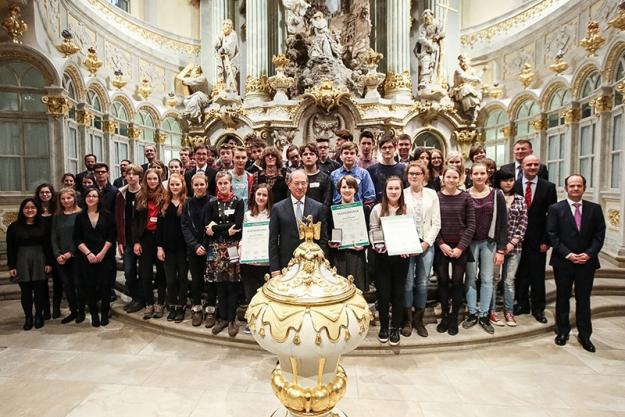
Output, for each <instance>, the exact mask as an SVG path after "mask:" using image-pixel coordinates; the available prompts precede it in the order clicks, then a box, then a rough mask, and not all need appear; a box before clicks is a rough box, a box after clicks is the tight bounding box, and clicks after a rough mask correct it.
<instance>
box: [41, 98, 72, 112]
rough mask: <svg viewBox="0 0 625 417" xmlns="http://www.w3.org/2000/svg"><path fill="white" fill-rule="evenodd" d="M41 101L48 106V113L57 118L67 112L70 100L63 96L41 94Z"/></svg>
mask: <svg viewBox="0 0 625 417" xmlns="http://www.w3.org/2000/svg"><path fill="white" fill-rule="evenodd" d="M41 101H42V103H44V104H46V105H47V106H48V114H50V115H52V116H54V117H56V118H59V117H67V115H68V114H69V107H70V104H71V103H70V101H69V100H68V99H67V97H65V96H62V95H61V96H43V97H41Z"/></svg>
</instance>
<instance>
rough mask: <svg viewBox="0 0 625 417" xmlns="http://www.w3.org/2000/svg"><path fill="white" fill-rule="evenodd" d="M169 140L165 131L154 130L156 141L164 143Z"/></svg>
mask: <svg viewBox="0 0 625 417" xmlns="http://www.w3.org/2000/svg"><path fill="white" fill-rule="evenodd" d="M166 140H167V135H166V134H165V133H163V132H154V143H156V144H157V145H162V144H164V143H165V141H166Z"/></svg>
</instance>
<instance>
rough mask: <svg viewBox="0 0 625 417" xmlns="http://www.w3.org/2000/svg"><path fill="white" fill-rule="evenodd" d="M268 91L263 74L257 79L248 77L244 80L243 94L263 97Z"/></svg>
mask: <svg viewBox="0 0 625 417" xmlns="http://www.w3.org/2000/svg"><path fill="white" fill-rule="evenodd" d="M268 91H269V82H268V78H267V76H266V75H265V74H261V75H259V76H258V77H255V76H253V75H248V76H247V78H246V79H245V94H246V95H256V96H259V95H260V96H264V95H266V94H267V93H268Z"/></svg>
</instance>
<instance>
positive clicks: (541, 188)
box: [514, 178, 558, 251]
mask: <svg viewBox="0 0 625 417" xmlns="http://www.w3.org/2000/svg"><path fill="white" fill-rule="evenodd" d="M524 191H525V190H523V183H522V182H520V181H516V182H515V183H514V192H515V193H516V194H519V195H521V196H524V195H525V193H524ZM557 200H558V197H557V194H556V186H555V184H554V183H552V182H549V181H545V180H543V179H541V178H538V182H537V183H536V192H535V193H534V199H533V200H532V206H531V207H530V208H528V209H527V229H526V230H525V239H523V249H528V250H532V251H537V250H539V247H540V245H541V244H543V243H544V244H549V242H548V240H547V233H546V229H545V226H546V223H547V211H548V210H549V206H550V205H552V204H555V203H556V201H557Z"/></svg>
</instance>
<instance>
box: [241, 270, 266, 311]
mask: <svg viewBox="0 0 625 417" xmlns="http://www.w3.org/2000/svg"><path fill="white" fill-rule="evenodd" d="M268 273H269V267H268V266H259V265H241V281H243V291H244V292H245V304H249V303H250V301H251V300H252V298H253V297H254V295H256V291H257V290H258V289H259V288H260V287H262V286H263V284H264V283H265V274H268Z"/></svg>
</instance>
